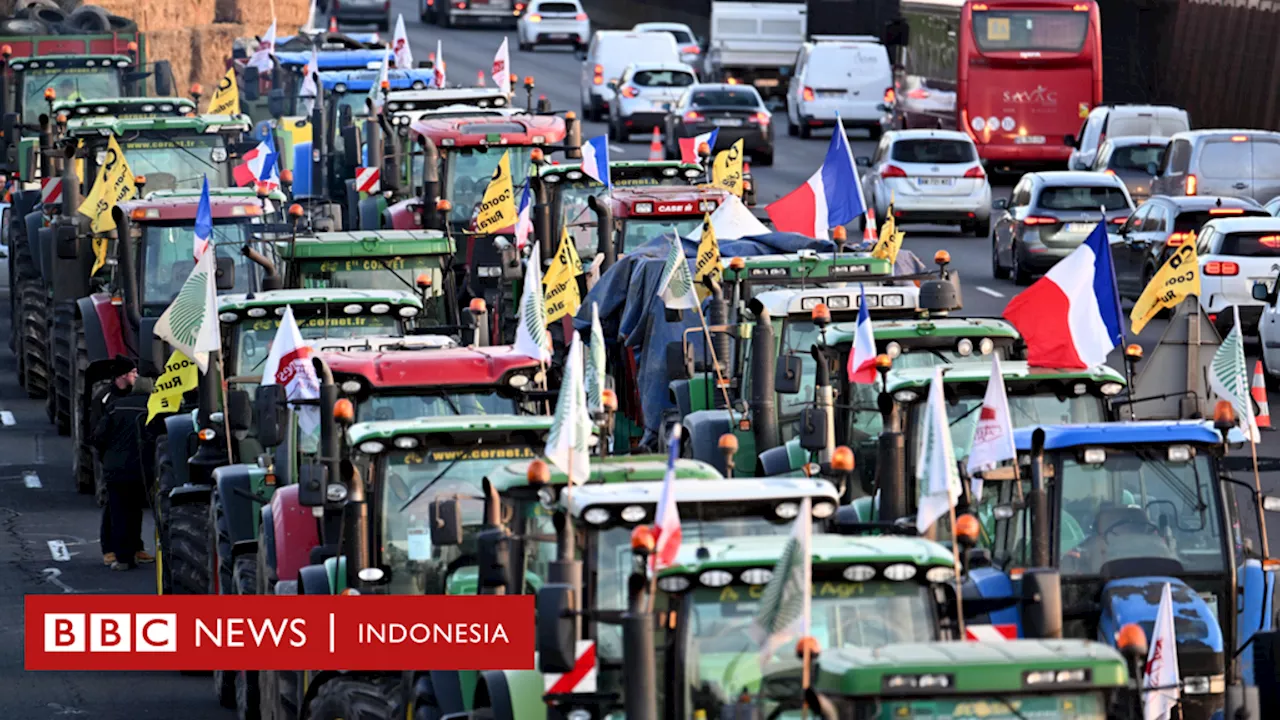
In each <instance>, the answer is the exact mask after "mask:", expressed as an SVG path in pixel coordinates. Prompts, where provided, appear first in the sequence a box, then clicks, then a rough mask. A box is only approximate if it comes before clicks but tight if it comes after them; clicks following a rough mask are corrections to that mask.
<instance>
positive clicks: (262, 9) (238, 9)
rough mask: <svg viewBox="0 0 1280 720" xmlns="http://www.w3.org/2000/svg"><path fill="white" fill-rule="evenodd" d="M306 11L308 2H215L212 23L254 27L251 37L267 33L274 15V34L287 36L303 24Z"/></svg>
mask: <svg viewBox="0 0 1280 720" xmlns="http://www.w3.org/2000/svg"><path fill="white" fill-rule="evenodd" d="M202 1H204V2H210V3H213V2H214V0H202ZM310 8H311V2H310V0H265V2H264V0H216V4H215V5H214V22H220V23H239V24H243V25H249V26H251V27H253V28H255V30H254V31H253V33H252V34H260V33H264V32H266V31H267V28H268V27H269V26H270V25H271V18H272V13H275V19H276V23H277V25H276V28H277V32H278V33H279V34H280V35H289V34H292V33H295V32H297V30H298V28H299V27H301V26H302V24H303V23H305V22H306V21H307V11H308V10H310Z"/></svg>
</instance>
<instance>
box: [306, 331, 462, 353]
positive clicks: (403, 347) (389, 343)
mask: <svg viewBox="0 0 1280 720" xmlns="http://www.w3.org/2000/svg"><path fill="white" fill-rule="evenodd" d="M303 342H305V343H306V344H307V347H310V348H311V349H312V350H317V351H319V352H323V353H357V352H361V353H376V352H404V351H408V350H440V349H443V348H456V347H458V341H457V340H455V339H453V338H451V337H449V336H448V335H406V336H400V335H373V336H369V335H366V336H364V337H327V338H314V339H312V340H307V339H305V338H304V339H303Z"/></svg>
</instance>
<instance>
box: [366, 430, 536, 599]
mask: <svg viewBox="0 0 1280 720" xmlns="http://www.w3.org/2000/svg"><path fill="white" fill-rule="evenodd" d="M534 457H536V454H535V451H534V449H533V448H530V447H526V446H515V447H510V446H509V447H486V448H484V449H481V448H431V449H427V450H415V451H412V452H410V451H402V450H397V451H394V452H390V453H387V455H386V457H385V458H384V459H383V460H382V463H383V466H382V471H381V473H382V479H381V482H380V483H379V484H378V490H377V492H378V494H379V496H380V501H379V504H380V506H381V512H380V515H381V536H382V552H383V563H384V564H385V565H386V566H387V567H388V568H389V569H390V571H391V583H390V585H391V592H392V594H396V595H421V594H423V593H443V592H444V588H445V586H446V581H447V579H448V578H447V577H446V575H447V574H449V573H450V572H452V571H454V570H456V569H457V568H453V569H450V568H449V564H450V563H452V562H453V561H454V560H457V559H459V558H461V557H462V556H464V555H472V556H473V557H474V554H475V552H476V548H475V544H476V541H475V533H476V531H478V530H479V529H480V527H481V524H482V523H483V520H484V495H483V494H482V481H483V480H484V478H485V476H487V475H489V474H490V473H492V472H494V471H496V470H499V469H500V468H502V467H504V466H506V465H509V464H511V463H512V462H513V461H520V460H526V459H532V458H534ZM438 498H458V499H459V505H460V506H461V511H462V526H463V541H462V542H463V544H462V546H460V547H433V546H432V543H431V529H430V525H428V517H429V515H428V513H429V508H430V507H431V503H432V501H434V500H436V499H438ZM527 509H528V508H527ZM542 517H543V518H544V520H546V519H549V516H546V515H543V516H542ZM544 524H545V525H547V526H548V527H549V526H550V523H549V522H546V523H544ZM552 532H553V533H554V531H552ZM551 552H552V553H554V545H553V546H552V549H551ZM467 564H471V565H474V562H471V563H467Z"/></svg>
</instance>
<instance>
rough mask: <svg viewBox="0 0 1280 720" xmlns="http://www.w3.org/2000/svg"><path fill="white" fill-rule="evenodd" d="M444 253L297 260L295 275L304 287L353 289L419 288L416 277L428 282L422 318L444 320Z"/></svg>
mask: <svg viewBox="0 0 1280 720" xmlns="http://www.w3.org/2000/svg"><path fill="white" fill-rule="evenodd" d="M443 261H444V257H443V256H441V255H408V256H401V257H360V258H326V259H314V260H299V261H298V263H297V267H298V270H297V272H298V277H299V278H300V280H301V285H302V287H304V288H351V289H355V290H408V291H410V292H413V293H420V292H422V291H421V290H420V289H419V287H418V284H417V283H418V280H419V279H424V276H425V280H427V282H429V283H430V286H429V288H428V290H427V297H426V298H424V299H425V300H426V304H427V309H426V310H427V311H426V312H425V313H423V314H422V315H421V316H420V317H421V319H422V320H426V321H430V320H432V319H434V320H435V324H441V325H442V324H445V322H446V318H445V312H446V307H445V303H444V292H445V287H444V274H443V270H442V267H443Z"/></svg>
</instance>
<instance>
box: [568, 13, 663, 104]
mask: <svg viewBox="0 0 1280 720" xmlns="http://www.w3.org/2000/svg"><path fill="white" fill-rule="evenodd" d="M578 58H579V59H580V60H581V61H582V86H581V98H582V117H583V118H584V119H586V120H590V121H594V122H601V121H603V120H605V119H606V118H608V117H609V106H610V105H611V104H612V103H613V102H614V100H615V99H616V98H615V95H614V92H613V90H612V89H610V85H611V84H613V82H616V81H617V80H620V79H621V78H622V71H623V70H625V69H626V67H627V66H628V65H630V64H632V63H643V62H650V63H678V62H680V50H679V48H677V47H676V39H675V38H674V37H671V35H670V34H668V33H643V32H631V31H630V30H597V31H596V32H595V34H594V35H592V36H591V43H590V45H589V46H588V47H587V49H586V50H582V49H579V51H578Z"/></svg>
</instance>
